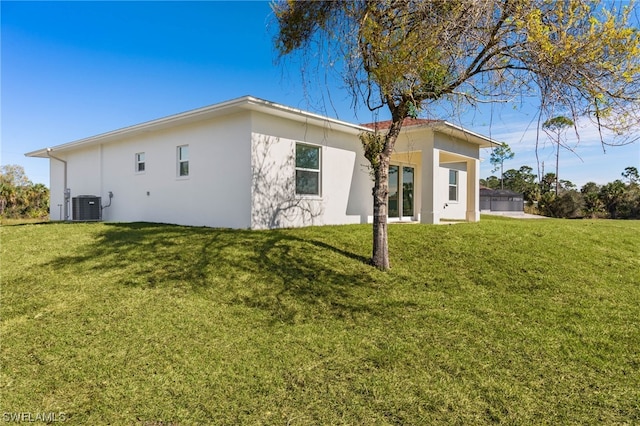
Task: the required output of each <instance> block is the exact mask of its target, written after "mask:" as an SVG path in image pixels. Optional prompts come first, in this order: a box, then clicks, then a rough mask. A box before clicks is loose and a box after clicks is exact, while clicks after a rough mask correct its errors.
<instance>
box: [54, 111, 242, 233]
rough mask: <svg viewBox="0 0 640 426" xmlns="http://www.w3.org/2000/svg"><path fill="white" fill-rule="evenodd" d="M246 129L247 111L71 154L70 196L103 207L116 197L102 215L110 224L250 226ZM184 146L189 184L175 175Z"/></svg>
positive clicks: (55, 189) (57, 192)
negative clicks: (139, 159)
mask: <svg viewBox="0 0 640 426" xmlns="http://www.w3.org/2000/svg"><path fill="white" fill-rule="evenodd" d="M249 126H250V116H249V114H248V113H244V114H235V115H233V116H227V117H224V118H218V119H213V120H208V121H206V122H195V123H190V124H187V125H184V126H178V127H172V128H168V129H164V130H160V131H152V132H148V133H144V134H142V135H138V136H135V137H133V138H126V139H122V140H120V141H117V142H111V143H107V144H102V145H99V146H94V147H90V148H87V149H83V150H75V151H71V152H69V153H68V154H67V155H66V159H67V161H68V185H69V188H71V196H72V197H76V196H78V195H98V196H101V197H102V204H103V205H106V204H108V202H109V198H108V193H109V191H111V192H113V199H112V202H111V206H109V207H107V208H105V209H104V210H103V216H102V217H103V220H106V221H117V222H120V221H122V222H131V221H148V222H160V223H173V224H180V225H195V226H212V227H229V228H248V227H249V226H250V208H251V206H250V202H251V191H250V182H251V176H250V131H249ZM180 145H188V146H189V176H188V177H187V178H182V177H179V176H178V173H177V147H178V146H180ZM140 152H144V154H145V171H144V172H142V173H137V172H136V170H135V154H136V153H140ZM61 158H62V156H61ZM51 161H52V194H53V193H55V194H56V196H55V197H56V199H55V200H54V198H53V197H52V201H54V202H55V203H56V204H57V203H59V202H58V200H57V198H58V197H59V195H57V194H62V190H61V187H62V185H61V184H58V182H61V180H62V177H61V176H60V172H59V169H60V166H58V165H55V166H54V163H55V160H51ZM58 163H59V162H58ZM54 169H55V179H54V176H53V174H54ZM53 182H56V183H55V184H53ZM58 187H60V188H58ZM56 207H57V206H56V205H55V204H54V205H53V208H56ZM53 208H52V211H53ZM53 217H55V216H53Z"/></svg>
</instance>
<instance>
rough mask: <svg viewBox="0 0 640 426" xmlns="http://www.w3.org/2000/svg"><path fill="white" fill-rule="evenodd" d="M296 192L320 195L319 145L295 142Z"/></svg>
mask: <svg viewBox="0 0 640 426" xmlns="http://www.w3.org/2000/svg"><path fill="white" fill-rule="evenodd" d="M296 194H298V195H320V147H319V146H311V145H303V144H296Z"/></svg>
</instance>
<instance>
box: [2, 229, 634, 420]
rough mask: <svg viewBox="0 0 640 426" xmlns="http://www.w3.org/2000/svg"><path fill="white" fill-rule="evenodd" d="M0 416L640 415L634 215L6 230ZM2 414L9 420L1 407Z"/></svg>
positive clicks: (384, 417) (451, 417) (580, 417)
mask: <svg viewBox="0 0 640 426" xmlns="http://www.w3.org/2000/svg"><path fill="white" fill-rule="evenodd" d="M0 233H1V237H2V240H1V243H2V246H1V250H2V251H1V261H2V264H1V268H2V277H1V279H2V288H1V291H2V293H1V297H2V299H1V301H2V306H1V313H2V329H1V357H0V359H1V361H2V371H1V372H2V376H1V378H0V408H1V409H2V412H3V413H25V412H27V413H34V414H33V415H34V416H35V413H51V412H55V413H63V414H64V420H65V424H138V425H148V426H151V425H169V424H173V425H191V424H273V425H285V424H291V425H307V424H353V425H360V424H366V425H376V424H380V425H383V424H416V425H422V424H443V425H451V424H464V425H466V424H489V423H507V424H523V425H524V424H527V425H528V424H554V425H555V424H602V423H604V424H638V423H640V222H638V221H635V222H632V221H587V220H584V221H568V220H544V221H542V220H540V221H537V220H536V221H525V220H513V219H504V218H493V217H483V219H482V221H481V222H480V223H476V224H456V225H451V226H428V225H427V226H423V225H392V226H391V227H390V230H389V233H390V246H391V247H390V252H391V262H392V269H391V271H389V272H386V273H385V272H380V271H378V270H376V269H374V268H372V267H370V266H368V265H367V264H366V261H367V257H368V256H369V254H370V245H371V236H370V233H371V229H370V227H369V226H364V225H357V226H337V227H312V228H304V229H292V230H276V231H232V230H220V229H206V228H186V227H178V226H168V225H155V224H107V223H92V224H61V223H48V224H40V225H23V226H3V227H2V228H0ZM5 415H6V414H5Z"/></svg>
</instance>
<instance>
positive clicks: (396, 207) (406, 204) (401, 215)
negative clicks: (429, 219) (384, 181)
mask: <svg viewBox="0 0 640 426" xmlns="http://www.w3.org/2000/svg"><path fill="white" fill-rule="evenodd" d="M414 178H415V169H414V168H413V167H410V166H397V165H390V166H389V212H388V214H389V217H390V218H397V219H405V220H412V219H413V216H414V214H413V210H414V206H413V200H414V196H413V193H414V187H415V182H414Z"/></svg>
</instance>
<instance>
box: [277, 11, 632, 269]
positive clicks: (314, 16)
mask: <svg viewBox="0 0 640 426" xmlns="http://www.w3.org/2000/svg"><path fill="white" fill-rule="evenodd" d="M273 9H274V12H275V17H276V20H277V24H278V33H277V35H276V37H275V46H276V48H277V50H278V53H279V55H280V56H281V57H282V56H288V55H290V54H292V53H294V52H300V53H302V55H303V56H304V54H305V53H306V54H308V56H307V58H311V59H310V60H314V61H316V60H320V61H323V62H322V63H323V64H327V65H328V67H329V68H333V69H336V70H337V71H338V73H340V75H341V76H342V77H343V78H344V80H345V82H346V86H347V87H348V88H349V90H350V92H351V94H352V95H353V99H354V101H355V103H358V102H363V103H364V104H365V105H366V106H367V107H368V108H369V109H371V110H372V111H375V110H378V109H381V108H386V109H387V110H388V112H389V113H390V115H391V121H392V122H391V125H390V126H389V128H388V129H387V130H386V131H385V132H384V134H380V133H377V132H375V133H365V134H362V135H361V141H362V145H363V148H364V152H365V157H366V158H367V160H368V161H369V162H370V163H371V168H372V172H373V177H374V188H373V214H374V223H373V255H372V263H373V265H375V266H377V267H378V268H381V269H387V268H389V265H390V264H389V254H388V241H387V202H388V193H389V184H388V181H389V162H390V158H391V154H392V152H393V149H394V145H395V142H396V139H397V137H398V135H399V133H400V130H401V129H402V123H403V121H404V119H405V118H407V117H416V116H418V115H419V114H421V113H424V112H425V111H429V112H431V113H434V112H435V111H437V109H436V106H437V104H438V103H440V102H446V103H448V105H454V104H458V103H467V104H470V105H471V106H474V105H476V104H477V103H478V102H492V101H497V100H510V99H514V98H516V97H517V96H520V95H523V94H524V95H529V94H536V95H538V96H539V98H540V100H541V108H543V109H548V110H549V111H551V110H552V109H555V108H557V109H561V110H567V111H570V115H572V116H575V117H579V116H585V117H589V118H591V119H592V120H593V121H594V122H595V123H596V124H597V126H598V127H599V128H601V129H602V128H608V129H612V130H614V131H615V132H617V133H620V134H623V133H626V132H628V131H629V129H630V128H633V127H634V126H637V125H638V122H639V118H638V117H639V116H640V113H639V110H640V102H638V99H640V59H639V57H640V36H639V34H638V29H637V28H634V27H633V26H632V25H631V24H630V23H629V16H630V14H631V13H632V8H631V6H627V3H626V2H622V3H620V4H619V7H617V8H615V9H614V6H613V5H612V3H611V2H609V1H607V2H606V3H605V2H601V1H588V0H575V1H558V2H549V1H546V0H485V1H477V0H432V1H428V0H425V1H407V0H372V1H367V0H360V1H308V2H306V1H304V2H303V1H301V2H298V1H293V0H289V1H276V2H275V3H274V4H273ZM545 115H546V114H545Z"/></svg>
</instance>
